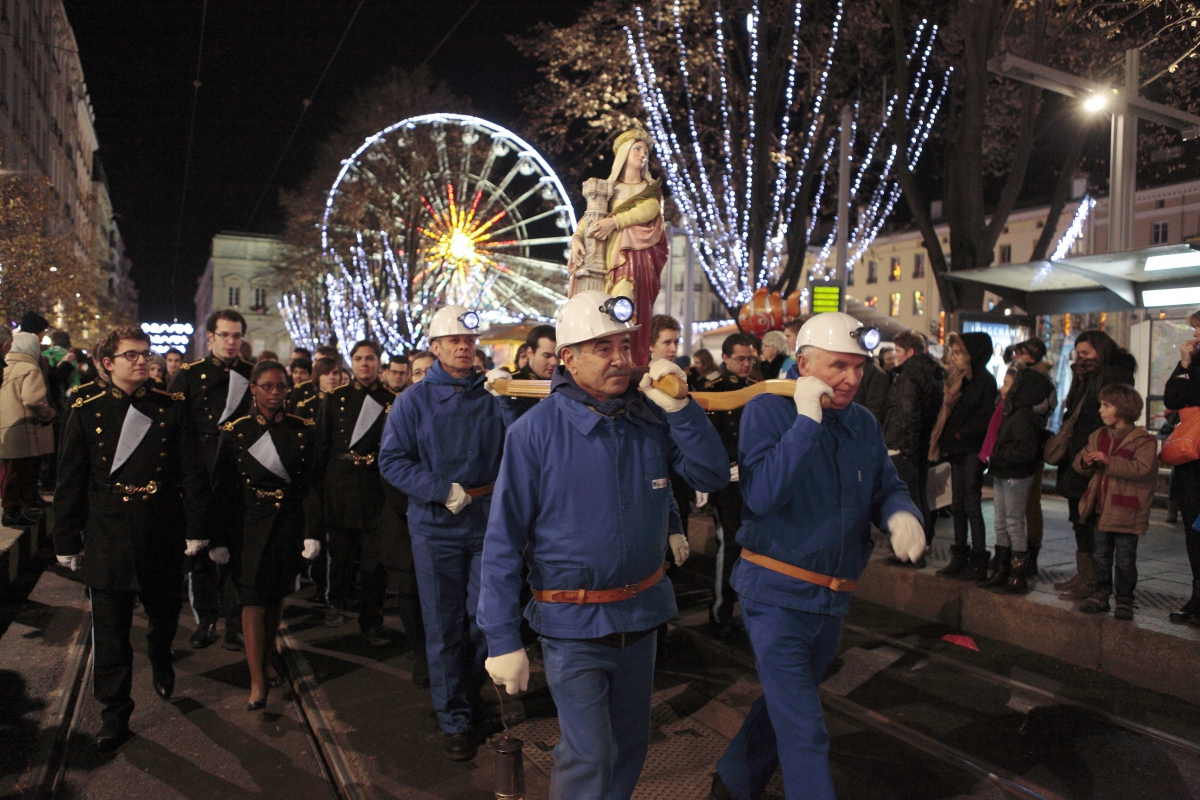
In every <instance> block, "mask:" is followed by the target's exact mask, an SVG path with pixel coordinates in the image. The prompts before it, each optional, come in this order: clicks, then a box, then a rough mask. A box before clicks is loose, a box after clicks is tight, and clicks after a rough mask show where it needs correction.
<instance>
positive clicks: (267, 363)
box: [250, 358, 287, 383]
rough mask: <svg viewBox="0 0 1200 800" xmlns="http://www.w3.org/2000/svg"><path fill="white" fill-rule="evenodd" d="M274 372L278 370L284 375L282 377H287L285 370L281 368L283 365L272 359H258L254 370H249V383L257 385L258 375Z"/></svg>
mask: <svg viewBox="0 0 1200 800" xmlns="http://www.w3.org/2000/svg"><path fill="white" fill-rule="evenodd" d="M274 370H279V371H280V372H282V373H283V374H284V377H287V370H285V369H284V368H283V364H280V363H279V362H278V361H274V360H272V359H267V358H262V359H259V360H258V362H257V363H256V364H255V365H254V369H252V370H250V382H251V383H258V377H259V376H260V375H262V374H263V373H264V372H272V371H274Z"/></svg>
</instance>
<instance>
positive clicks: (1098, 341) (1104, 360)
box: [1075, 330, 1121, 368]
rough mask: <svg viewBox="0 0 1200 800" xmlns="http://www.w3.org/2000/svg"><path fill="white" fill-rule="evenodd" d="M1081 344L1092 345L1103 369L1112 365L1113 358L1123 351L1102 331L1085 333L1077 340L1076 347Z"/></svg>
mask: <svg viewBox="0 0 1200 800" xmlns="http://www.w3.org/2000/svg"><path fill="white" fill-rule="evenodd" d="M1080 342H1085V343H1087V344H1090V345H1091V346H1092V347H1093V348H1094V349H1095V350H1096V355H1097V356H1099V358H1098V359H1097V360H1098V361H1099V362H1100V366H1101V368H1103V367H1107V366H1108V365H1109V364H1110V363H1112V360H1113V356H1115V355H1116V354H1117V352H1118V351H1119V350H1120V349H1121V348H1120V347H1119V346H1118V345H1117V343H1116V342H1114V341H1113V338H1112V337H1111V336H1109V335H1108V334H1107V333H1105V332H1104V331H1101V330H1090V331H1084V332H1083V333H1081V334H1079V336H1077V337H1076V338H1075V346H1076V347H1078V346H1079V344H1080Z"/></svg>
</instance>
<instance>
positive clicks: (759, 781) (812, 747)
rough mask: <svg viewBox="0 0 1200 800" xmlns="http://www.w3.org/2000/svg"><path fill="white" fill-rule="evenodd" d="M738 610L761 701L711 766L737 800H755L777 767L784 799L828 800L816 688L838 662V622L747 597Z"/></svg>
mask: <svg viewBox="0 0 1200 800" xmlns="http://www.w3.org/2000/svg"><path fill="white" fill-rule="evenodd" d="M741 603H742V619H743V620H744V621H745V623H746V632H747V633H748V634H749V636H750V644H751V645H752V646H753V648H754V659H755V662H756V664H757V666H758V679H759V681H761V682H762V687H763V696H762V697H760V698H758V699H757V700H755V701H754V705H753V706H751V707H750V713H749V714H748V715H747V716H746V721H745V722H743V723H742V728H741V730H739V731H738V734H737V736H736V737H734V739H733V741H732V742H730V743H729V747H728V748H726V750H725V755H723V756H721V760H720V761H718V762H717V771H718V772H719V773H720V774H721V780H722V781H723V782H724V784H725V786H726V787H727V788H728V789H729V790H730V791H731V792H733V794H734V795H735V796H737V797H738V800H757V799H758V797H759V796H760V795H762V793H763V790H764V789H766V787H767V783H768V782H769V781H770V780H771V775H772V774H774V772H775V768H776V767H777V766H779V764H781V763H782V764H783V789H784V794H785V796H786V797H787V800H800V798H806V800H808V799H809V798H813V799H819V800H832V798H833V797H835V795H834V792H833V775H832V773H831V772H830V769H829V734H828V732H826V730H825V718H824V715H823V714H822V712H821V698H820V697H819V696H818V694H817V687H818V686H820V685H821V680H822V679H823V678H824V677H825V670H826V669H828V668H829V665H830V663H831V662H832V661H833V659H834V657H835V656H836V655H837V651H838V642H839V641H840V640H841V636H842V618H841V617H834V616H830V615H826V614H809V613H806V612H804V611H796V610H794V609H790V608H780V607H779V606H771V605H766V604H763V603H758V602H755V601H754V600H750V599H748V598H746V597H745V596H743V597H742V598H741Z"/></svg>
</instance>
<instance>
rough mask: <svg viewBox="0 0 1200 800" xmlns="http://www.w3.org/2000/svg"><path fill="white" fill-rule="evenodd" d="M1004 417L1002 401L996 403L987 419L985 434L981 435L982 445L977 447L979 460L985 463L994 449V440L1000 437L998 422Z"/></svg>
mask: <svg viewBox="0 0 1200 800" xmlns="http://www.w3.org/2000/svg"><path fill="white" fill-rule="evenodd" d="M1003 419H1004V401H1003V400H1001V401H1000V402H999V403H996V410H995V411H993V412H992V418H991V420H989V421H988V429H987V436H985V437H983V447H981V448H980V449H979V460H980V461H982V462H983V463H985V464H986V463H987V462H988V459H989V458H991V457H992V453H993V452H994V451H995V450H996V440H997V439H999V438H1000V422H1001V420H1003Z"/></svg>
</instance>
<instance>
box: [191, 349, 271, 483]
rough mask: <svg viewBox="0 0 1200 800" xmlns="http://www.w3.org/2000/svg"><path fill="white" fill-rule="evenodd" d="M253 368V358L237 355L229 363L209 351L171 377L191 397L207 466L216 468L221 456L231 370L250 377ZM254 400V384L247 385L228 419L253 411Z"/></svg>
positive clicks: (192, 409) (228, 420) (195, 423)
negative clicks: (252, 395)
mask: <svg viewBox="0 0 1200 800" xmlns="http://www.w3.org/2000/svg"><path fill="white" fill-rule="evenodd" d="M253 369H254V365H253V364H251V363H250V362H249V361H243V360H242V359H240V358H235V359H234V360H233V361H232V362H230V363H226V362H224V361H222V360H221V359H219V358H217V357H216V356H214V355H213V354H212V353H209V354H208V358H202V359H200V360H199V361H193V362H192V363H190V364H183V365H182V366H181V367H180V368H179V372H177V373H175V380H173V381H171V391H172V392H179V393H182V394H183V396H184V398H185V399H186V400H187V407H188V411H189V412H190V413H191V415H192V422H193V424H194V425H195V426H196V432H197V433H198V434H199V436H200V446H201V448H203V451H204V466H205V468H206V469H212V465H213V462H214V461H215V460H216V458H217V441H218V437H219V436H220V434H221V424H222V419H221V417H222V416H223V415H224V413H225V402H226V400H227V398H228V396H229V372H230V370H232V371H234V372H237V373H238V374H239V375H241V376H242V377H243V378H245V379H246V380H247V381H249V380H250V372H251V370H253ZM250 403H251V397H250V388H249V386H247V388H246V391H245V393H244V394H243V395H242V399H241V401H240V402H239V403H238V406H237V408H235V409H234V410H233V413H231V414H230V415H229V416H228V417H226V418H225V420H224V421H225V422H230V421H232V420H235V419H238V418H240V417H244V416H246V414H248V413H249V411H250Z"/></svg>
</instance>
